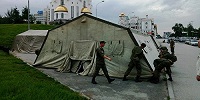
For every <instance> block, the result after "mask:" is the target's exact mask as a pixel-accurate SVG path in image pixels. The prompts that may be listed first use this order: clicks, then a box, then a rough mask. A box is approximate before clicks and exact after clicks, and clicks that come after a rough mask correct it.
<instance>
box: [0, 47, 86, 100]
mask: <svg viewBox="0 0 200 100" xmlns="http://www.w3.org/2000/svg"><path fill="white" fill-rule="evenodd" d="M0 86H1V87H0V100H86V98H84V97H81V96H80V95H79V93H76V92H73V91H72V90H70V89H69V88H68V87H66V86H64V85H62V84H60V83H59V82H57V81H55V80H54V79H52V78H50V77H48V76H47V75H45V74H43V73H41V72H40V71H38V70H37V69H35V68H32V67H30V66H28V65H26V63H24V62H23V61H21V60H19V59H17V58H15V57H13V56H11V55H8V54H6V53H4V52H3V51H0Z"/></svg>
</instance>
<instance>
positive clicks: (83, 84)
mask: <svg viewBox="0 0 200 100" xmlns="http://www.w3.org/2000/svg"><path fill="white" fill-rule="evenodd" d="M14 55H15V56H17V57H18V58H20V59H22V60H23V61H25V62H28V63H29V64H32V63H33V62H34V60H35V58H36V55H35V54H18V53H15V54H14ZM37 69H38V70H40V71H41V72H43V73H45V74H47V75H49V76H50V77H52V78H54V79H55V80H57V81H59V82H60V83H61V84H63V85H66V86H68V87H69V88H71V89H72V90H74V91H77V92H79V93H81V94H83V95H85V96H86V97H88V98H90V99H91V100H167V98H168V91H167V85H166V81H161V83H159V84H152V83H150V82H145V81H144V82H141V83H136V82H134V80H133V79H132V80H129V81H125V82H124V81H122V79H116V80H115V81H114V82H112V83H111V84H108V82H107V80H106V78H105V77H103V76H98V77H97V78H96V81H97V82H98V84H96V85H95V84H92V83H91V79H92V77H89V76H80V75H77V74H75V73H60V72H56V71H55V70H53V69H42V68H37Z"/></svg>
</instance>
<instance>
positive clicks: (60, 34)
mask: <svg viewBox="0 0 200 100" xmlns="http://www.w3.org/2000/svg"><path fill="white" fill-rule="evenodd" d="M101 40H104V41H106V42H107V43H106V45H105V47H104V50H105V54H106V55H108V56H110V57H111V58H112V61H107V60H106V65H107V68H108V72H109V75H110V76H114V77H123V75H124V73H125V71H126V69H127V68H128V63H129V61H130V56H131V52H132V49H133V48H134V47H135V46H138V45H140V44H141V43H146V44H147V47H146V48H145V53H144V54H145V58H144V59H142V60H141V64H142V76H149V75H151V73H152V71H153V70H154V67H153V60H154V59H156V58H157V56H158V50H157V46H156V44H155V42H154V38H152V37H151V36H149V35H143V34H140V33H138V32H137V31H134V30H131V29H129V28H126V27H123V26H120V25H117V24H114V23H111V22H108V21H105V20H103V19H100V18H96V17H94V16H91V15H87V14H83V15H81V16H79V17H77V18H75V19H73V20H71V21H69V22H67V23H65V24H63V25H61V26H58V27H56V28H54V29H51V30H49V31H48V33H47V36H46V39H45V41H44V43H43V45H42V48H41V52H40V54H39V55H38V56H37V58H36V60H35V63H34V66H36V67H44V68H56V69H57V71H60V72H75V73H79V74H80V75H92V74H93V72H94V69H95V64H96V59H95V58H96V54H95V49H96V48H97V47H98V45H99V41H101ZM135 74H136V71H135V70H134V69H133V70H132V72H131V75H130V76H134V75H135Z"/></svg>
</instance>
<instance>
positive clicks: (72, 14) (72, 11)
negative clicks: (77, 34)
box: [71, 6, 74, 18]
mask: <svg viewBox="0 0 200 100" xmlns="http://www.w3.org/2000/svg"><path fill="white" fill-rule="evenodd" d="M71 18H74V6H71Z"/></svg>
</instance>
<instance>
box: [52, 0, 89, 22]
mask: <svg viewBox="0 0 200 100" xmlns="http://www.w3.org/2000/svg"><path fill="white" fill-rule="evenodd" d="M84 8H87V10H88V11H91V9H92V0H52V1H51V2H50V6H49V16H50V18H49V21H50V22H52V21H57V20H63V21H65V20H71V19H73V18H76V17H78V16H80V15H81V14H82V13H83V12H81V11H83V9H84Z"/></svg>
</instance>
